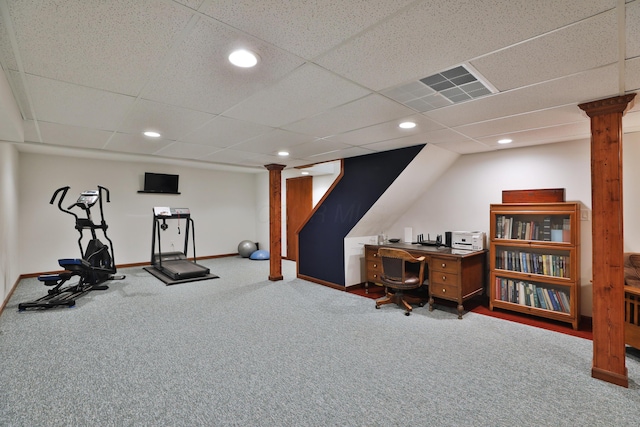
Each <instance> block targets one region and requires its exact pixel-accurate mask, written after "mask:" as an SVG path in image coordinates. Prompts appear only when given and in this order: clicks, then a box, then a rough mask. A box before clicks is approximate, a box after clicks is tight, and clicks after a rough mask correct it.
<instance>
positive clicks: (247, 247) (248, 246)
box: [238, 240, 258, 258]
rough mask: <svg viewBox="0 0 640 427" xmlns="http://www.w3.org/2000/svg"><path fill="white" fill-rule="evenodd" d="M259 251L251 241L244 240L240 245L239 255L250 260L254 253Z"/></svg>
mask: <svg viewBox="0 0 640 427" xmlns="http://www.w3.org/2000/svg"><path fill="white" fill-rule="evenodd" d="M257 250H258V245H256V244H255V243H253V242H252V241H251V240H243V241H242V242H240V243H239V244H238V253H239V254H240V256H241V257H242V258H249V257H250V256H251V254H252V253H254V252H255V251H257Z"/></svg>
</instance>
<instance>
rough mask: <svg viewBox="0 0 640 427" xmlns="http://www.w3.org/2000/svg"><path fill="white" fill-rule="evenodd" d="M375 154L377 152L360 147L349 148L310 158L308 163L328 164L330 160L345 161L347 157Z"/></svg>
mask: <svg viewBox="0 0 640 427" xmlns="http://www.w3.org/2000/svg"><path fill="white" fill-rule="evenodd" d="M376 152H377V151H375V150H369V149H366V148H362V147H350V148H345V149H344V150H338V151H334V152H330V153H325V154H318V155H316V156H310V157H309V161H310V162H313V163H320V162H328V161H331V160H338V159H346V158H348V157H357V156H365V155H367V154H373V153H376Z"/></svg>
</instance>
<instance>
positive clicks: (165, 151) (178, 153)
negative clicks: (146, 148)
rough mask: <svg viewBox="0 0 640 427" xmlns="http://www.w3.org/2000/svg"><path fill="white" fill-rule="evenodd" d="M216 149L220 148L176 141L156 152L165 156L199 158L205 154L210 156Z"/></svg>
mask: <svg viewBox="0 0 640 427" xmlns="http://www.w3.org/2000/svg"><path fill="white" fill-rule="evenodd" d="M216 150H218V148H216V147H211V146H209V145H199V144H187V143H186V142H174V143H172V144H169V145H168V146H166V147H165V148H162V149H160V150H158V151H156V152H155V153H154V154H156V155H158V156H163V157H177V158H180V159H194V160H199V159H201V158H203V157H205V156H208V155H209V154H211V153H213V152H214V151H216Z"/></svg>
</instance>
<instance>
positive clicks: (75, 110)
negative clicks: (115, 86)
mask: <svg viewBox="0 0 640 427" xmlns="http://www.w3.org/2000/svg"><path fill="white" fill-rule="evenodd" d="M27 84H28V86H29V91H30V93H31V96H32V99H33V104H34V105H33V107H34V110H35V113H36V118H37V119H38V120H44V121H47V122H57V123H62V124H66V125H73V126H79V127H93V128H96V129H102V130H116V129H117V128H118V126H119V125H120V123H121V122H122V120H123V119H124V117H125V115H126V113H127V111H129V109H130V108H131V107H132V105H133V102H134V101H135V98H133V97H131V96H126V95H119V94H117V93H113V92H106V91H103V90H99V89H93V88H89V87H84V86H77V85H72V84H69V83H63V82H60V81H56V80H50V79H45V78H42V77H36V76H30V75H29V76H27Z"/></svg>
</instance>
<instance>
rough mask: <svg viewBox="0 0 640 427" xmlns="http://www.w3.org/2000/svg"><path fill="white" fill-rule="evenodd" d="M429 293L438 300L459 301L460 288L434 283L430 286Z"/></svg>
mask: <svg viewBox="0 0 640 427" xmlns="http://www.w3.org/2000/svg"><path fill="white" fill-rule="evenodd" d="M429 293H430V294H431V296H433V297H436V298H445V299H452V300H455V301H457V300H458V287H457V286H456V285H451V284H441V283H432V284H430V285H429Z"/></svg>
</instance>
